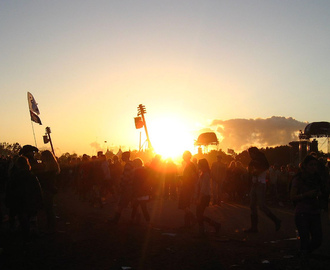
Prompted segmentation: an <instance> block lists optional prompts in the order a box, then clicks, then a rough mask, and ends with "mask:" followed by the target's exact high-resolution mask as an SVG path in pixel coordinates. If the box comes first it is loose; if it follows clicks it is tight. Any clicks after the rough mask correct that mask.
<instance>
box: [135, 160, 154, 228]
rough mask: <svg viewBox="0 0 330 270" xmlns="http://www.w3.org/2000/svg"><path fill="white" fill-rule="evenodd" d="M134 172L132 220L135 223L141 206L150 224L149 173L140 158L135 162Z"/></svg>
mask: <svg viewBox="0 0 330 270" xmlns="http://www.w3.org/2000/svg"><path fill="white" fill-rule="evenodd" d="M133 165H134V172H133V183H132V189H133V190H132V215H131V219H132V222H134V220H135V218H136V214H137V211H138V207H139V206H140V208H141V210H142V213H143V216H144V219H145V221H146V222H147V223H149V222H150V215H149V212H148V209H147V202H148V201H149V199H150V185H149V181H148V180H149V179H148V171H147V169H146V168H145V167H144V166H143V161H142V160H141V159H140V158H136V159H134V160H133Z"/></svg>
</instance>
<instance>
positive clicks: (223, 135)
mask: <svg viewBox="0 0 330 270" xmlns="http://www.w3.org/2000/svg"><path fill="white" fill-rule="evenodd" d="M307 124H308V123H307V122H300V121H298V120H295V119H293V118H292V117H288V118H286V117H281V116H272V117H270V118H265V119H262V118H257V119H230V120H225V121H223V120H213V122H212V124H211V126H210V128H211V129H212V130H216V132H217V135H218V138H219V141H220V148H222V149H223V150H226V149H227V148H231V149H235V151H238V152H239V151H243V150H245V149H247V148H248V147H250V146H252V145H253V146H257V147H272V146H278V145H287V144H288V143H289V142H291V141H294V140H298V134H299V130H304V128H305V127H306V125H307Z"/></svg>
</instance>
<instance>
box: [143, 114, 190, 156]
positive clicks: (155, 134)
mask: <svg viewBox="0 0 330 270" xmlns="http://www.w3.org/2000/svg"><path fill="white" fill-rule="evenodd" d="M148 129H149V133H150V140H151V143H152V146H153V148H154V150H155V152H156V153H157V154H159V155H161V156H162V158H163V159H166V158H172V159H173V160H178V159H179V158H181V155H182V153H183V152H184V151H185V150H189V151H193V150H194V149H193V144H194V137H193V135H192V134H191V132H189V128H188V126H187V124H185V122H184V121H183V120H181V119H179V118H178V117H174V116H171V117H162V118H158V119H157V121H155V122H153V123H150V125H148Z"/></svg>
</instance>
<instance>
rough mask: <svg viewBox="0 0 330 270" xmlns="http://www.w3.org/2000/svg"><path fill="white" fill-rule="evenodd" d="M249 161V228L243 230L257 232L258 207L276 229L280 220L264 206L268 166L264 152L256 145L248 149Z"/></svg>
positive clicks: (278, 227) (279, 224)
mask: <svg viewBox="0 0 330 270" xmlns="http://www.w3.org/2000/svg"><path fill="white" fill-rule="evenodd" d="M248 152H249V155H250V157H251V161H250V163H249V167H248V170H249V176H250V179H251V181H252V186H251V191H250V200H251V201H250V208H251V228H250V229H248V230H245V232H247V233H257V232H258V209H257V206H259V209H260V210H261V211H262V212H264V213H265V215H266V216H267V217H269V218H270V219H271V220H272V221H273V222H274V224H275V230H276V231H278V230H279V229H280V227H281V220H280V219H278V218H277V217H276V216H275V215H274V214H273V213H272V212H271V211H270V209H269V208H268V207H267V206H266V204H265V195H266V175H267V170H268V168H269V163H268V160H267V158H266V156H265V154H264V153H262V152H260V151H259V149H258V148H257V147H251V148H249V149H248Z"/></svg>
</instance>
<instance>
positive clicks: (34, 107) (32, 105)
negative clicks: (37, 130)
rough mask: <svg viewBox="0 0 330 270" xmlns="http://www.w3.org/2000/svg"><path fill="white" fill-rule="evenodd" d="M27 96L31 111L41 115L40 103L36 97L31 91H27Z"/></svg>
mask: <svg viewBox="0 0 330 270" xmlns="http://www.w3.org/2000/svg"><path fill="white" fill-rule="evenodd" d="M27 97H28V102H29V109H30V111H32V112H33V113H35V114H37V115H39V114H40V112H39V109H38V103H37V102H36V101H35V99H34V97H33V96H32V94H31V93H30V92H28V93H27ZM32 121H33V120H32Z"/></svg>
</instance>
